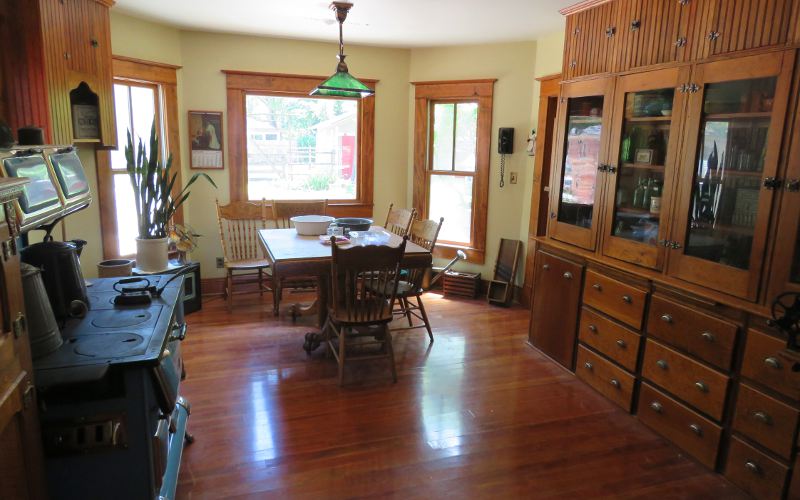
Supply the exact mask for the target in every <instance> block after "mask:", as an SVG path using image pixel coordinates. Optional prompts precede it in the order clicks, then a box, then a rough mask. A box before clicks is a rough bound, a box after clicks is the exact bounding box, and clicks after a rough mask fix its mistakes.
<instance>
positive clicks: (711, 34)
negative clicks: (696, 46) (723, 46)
mask: <svg viewBox="0 0 800 500" xmlns="http://www.w3.org/2000/svg"><path fill="white" fill-rule="evenodd" d="M706 38H708V39H709V40H711V41H712V42H716V41H717V38H719V31H710V32H709V33H708V35H707V36H706Z"/></svg>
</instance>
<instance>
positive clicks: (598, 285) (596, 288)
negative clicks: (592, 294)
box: [592, 283, 603, 292]
mask: <svg viewBox="0 0 800 500" xmlns="http://www.w3.org/2000/svg"><path fill="white" fill-rule="evenodd" d="M592 288H594V289H595V290H597V291H598V292H602V291H603V287H602V286H601V285H600V283H595V284H594V285H592Z"/></svg>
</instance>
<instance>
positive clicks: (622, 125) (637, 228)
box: [603, 68, 689, 269]
mask: <svg viewBox="0 0 800 500" xmlns="http://www.w3.org/2000/svg"><path fill="white" fill-rule="evenodd" d="M688 73H689V72H688V69H685V68H684V69H679V68H671V69H665V70H659V71H651V72H646V73H637V74H633V75H628V76H623V77H620V78H619V79H618V81H617V84H616V92H615V97H614V111H613V115H614V118H613V127H612V133H611V134H612V135H611V150H610V153H609V155H610V156H611V157H612V158H614V159H613V160H612V162H611V166H612V170H610V172H611V174H610V175H608V176H607V182H608V184H607V185H606V198H605V199H606V211H605V214H606V218H605V226H604V237H603V253H604V254H605V255H608V256H611V257H615V258H618V259H623V260H625V261H628V262H632V263H634V264H639V265H641V266H645V267H650V268H653V269H661V267H662V265H663V261H664V253H665V252H666V249H665V247H664V246H663V245H660V244H659V242H660V241H664V240H665V239H666V237H667V234H668V232H667V231H668V228H667V227H666V224H667V222H668V221H669V220H670V207H671V201H672V196H673V180H674V175H675V168H676V166H677V161H676V160H677V158H678V144H679V140H680V134H679V133H677V132H675V133H673V131H677V130H680V126H679V124H680V123H681V120H682V118H683V108H684V105H685V95H686V94H685V93H681V92H678V91H677V90H676V87H677V86H678V85H679V83H681V82H686V81H688Z"/></svg>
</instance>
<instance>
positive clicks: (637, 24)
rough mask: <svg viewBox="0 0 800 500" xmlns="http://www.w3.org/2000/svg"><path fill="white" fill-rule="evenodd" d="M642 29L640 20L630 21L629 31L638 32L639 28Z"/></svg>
mask: <svg viewBox="0 0 800 500" xmlns="http://www.w3.org/2000/svg"><path fill="white" fill-rule="evenodd" d="M641 27H642V20H641V19H634V20H633V21H631V31H639V28H641Z"/></svg>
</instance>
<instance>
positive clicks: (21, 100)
mask: <svg viewBox="0 0 800 500" xmlns="http://www.w3.org/2000/svg"><path fill="white" fill-rule="evenodd" d="M111 5H113V1H111V0H36V1H32V2H31V1H27V0H0V16H2V17H3V18H5V20H6V21H5V22H4V23H2V25H1V26H0V40H2V42H3V46H4V47H5V50H4V53H3V58H2V64H3V71H2V79H3V87H4V88H5V97H6V99H7V102H6V103H5V104H6V106H5V109H6V110H7V116H6V117H5V118H6V120H7V121H8V123H9V125H10V126H11V128H12V129H13V130H16V129H17V128H19V127H21V126H24V125H31V124H32V125H37V126H41V127H43V128H44V129H45V136H46V142H48V143H51V144H72V143H74V142H88V143H96V144H98V145H100V146H102V147H110V148H115V147H116V139H117V134H116V126H115V120H114V96H113V81H112V70H111V35H110V26H109V14H108V9H109V7H110V6H111Z"/></svg>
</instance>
